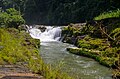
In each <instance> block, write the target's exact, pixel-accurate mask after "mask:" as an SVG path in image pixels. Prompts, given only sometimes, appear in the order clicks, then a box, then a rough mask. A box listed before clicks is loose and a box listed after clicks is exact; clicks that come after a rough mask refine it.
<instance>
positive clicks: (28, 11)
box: [0, 0, 120, 25]
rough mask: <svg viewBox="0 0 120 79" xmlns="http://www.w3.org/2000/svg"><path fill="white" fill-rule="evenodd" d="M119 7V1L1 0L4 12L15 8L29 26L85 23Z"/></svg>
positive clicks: (0, 4)
mask: <svg viewBox="0 0 120 79" xmlns="http://www.w3.org/2000/svg"><path fill="white" fill-rule="evenodd" d="M119 5H120V1H119V0H0V7H1V8H2V9H3V10H5V9H8V8H15V9H16V10H18V11H20V12H22V14H24V18H25V20H26V21H27V23H28V24H49V25H53V24H54V25H56V24H57V25H65V24H69V23H77V22H85V21H88V20H92V19H93V18H94V17H96V16H98V15H100V14H101V13H103V12H109V11H112V10H117V9H119V8H120V6H119Z"/></svg>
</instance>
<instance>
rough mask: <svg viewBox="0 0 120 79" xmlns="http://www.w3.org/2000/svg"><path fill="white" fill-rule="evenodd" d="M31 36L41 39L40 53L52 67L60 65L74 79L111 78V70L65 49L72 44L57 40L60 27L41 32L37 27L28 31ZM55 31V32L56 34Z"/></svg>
mask: <svg viewBox="0 0 120 79" xmlns="http://www.w3.org/2000/svg"><path fill="white" fill-rule="evenodd" d="M30 33H31V36H32V37H33V38H36V39H40V40H41V47H40V55H41V57H42V58H43V60H44V62H45V63H47V64H51V65H52V67H53V68H54V67H60V69H61V71H62V72H66V73H68V74H69V75H70V76H72V77H74V78H75V79H112V77H111V75H112V74H111V70H110V69H109V68H107V67H105V66H102V65H100V64H99V63H98V62H96V61H95V60H93V59H91V58H87V57H83V56H77V55H74V54H71V53H69V52H67V51H66V48H67V47H74V46H73V45H70V44H67V43H62V42H60V41H57V40H58V38H59V37H60V33H61V30H60V28H50V27H49V30H48V29H47V31H45V32H43V33H41V32H40V31H38V29H34V30H33V29H32V30H31V31H30ZM56 33H57V34H56Z"/></svg>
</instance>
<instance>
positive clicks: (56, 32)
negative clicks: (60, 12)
mask: <svg viewBox="0 0 120 79" xmlns="http://www.w3.org/2000/svg"><path fill="white" fill-rule="evenodd" d="M45 28H46V30H45V31H44V32H41V30H40V29H37V28H31V29H29V32H30V35H31V37H32V38H35V39H40V41H41V42H49V41H59V40H60V37H61V28H60V27H52V26H45Z"/></svg>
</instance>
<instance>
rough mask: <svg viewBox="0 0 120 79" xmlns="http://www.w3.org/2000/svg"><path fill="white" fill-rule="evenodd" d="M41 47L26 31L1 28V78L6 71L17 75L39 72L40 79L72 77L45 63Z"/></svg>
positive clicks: (65, 78)
mask: <svg viewBox="0 0 120 79" xmlns="http://www.w3.org/2000/svg"><path fill="white" fill-rule="evenodd" d="M39 47H40V41H39V40H36V39H33V38H31V37H30V35H29V34H28V33H26V32H25V31H20V32H19V31H18V30H17V29H15V28H0V66H1V67H0V69H3V70H2V71H1V74H2V75H0V76H1V78H4V77H5V76H6V75H5V74H6V71H9V72H8V73H10V74H13V73H14V72H15V73H14V74H17V75H16V76H18V75H20V74H21V76H22V75H24V76H27V75H25V74H29V75H30V74H31V75H36V74H37V77H39V78H38V79H51V78H52V79H72V78H71V77H69V76H68V75H66V74H64V73H60V70H59V69H52V68H51V67H50V65H46V64H44V62H43V60H42V58H41V57H40V54H39V52H40V51H39V50H38V48H39ZM19 70H20V71H19ZM22 70H23V71H22ZM24 70H25V71H24ZM18 72H19V73H18ZM24 73H25V74H24ZM14 74H13V75H14ZM3 75H4V76H3ZM7 76H10V75H7ZM28 77H29V76H28ZM22 78H23V76H22ZM35 79H36V78H35Z"/></svg>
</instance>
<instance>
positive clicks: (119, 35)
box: [110, 28, 120, 40]
mask: <svg viewBox="0 0 120 79" xmlns="http://www.w3.org/2000/svg"><path fill="white" fill-rule="evenodd" d="M110 35H111V36H112V37H113V38H114V39H115V40H120V28H116V29H115V30H113V31H112V32H111V34H110Z"/></svg>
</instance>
